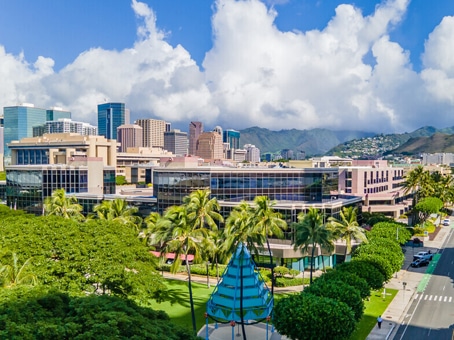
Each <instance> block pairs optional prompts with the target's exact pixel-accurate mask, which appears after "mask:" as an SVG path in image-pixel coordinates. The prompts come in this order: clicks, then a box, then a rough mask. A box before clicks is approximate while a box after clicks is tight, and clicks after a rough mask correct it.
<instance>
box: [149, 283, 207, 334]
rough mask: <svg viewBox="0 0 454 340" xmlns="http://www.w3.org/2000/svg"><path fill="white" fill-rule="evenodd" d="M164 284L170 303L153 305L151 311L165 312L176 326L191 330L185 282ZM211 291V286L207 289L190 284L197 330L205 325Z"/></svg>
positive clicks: (196, 284)
mask: <svg viewBox="0 0 454 340" xmlns="http://www.w3.org/2000/svg"><path fill="white" fill-rule="evenodd" d="M165 283H166V285H167V287H168V289H169V297H170V298H171V302H163V303H154V304H153V309H156V310H163V311H165V312H166V313H167V314H168V315H169V316H170V318H171V319H172V321H174V322H175V323H176V324H178V325H181V326H183V327H187V328H188V329H192V321H191V320H192V319H191V305H190V304H189V291H188V283H187V281H179V280H165ZM213 289H214V287H213V286H211V288H209V289H208V288H207V286H206V285H203V284H198V283H193V284H192V296H193V298H194V307H195V308H194V309H195V316H196V325H197V330H199V329H200V328H202V326H203V325H204V324H205V316H204V315H205V311H206V303H207V301H208V298H209V297H210V294H211V293H212V291H213Z"/></svg>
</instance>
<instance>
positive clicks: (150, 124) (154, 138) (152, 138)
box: [135, 119, 167, 148]
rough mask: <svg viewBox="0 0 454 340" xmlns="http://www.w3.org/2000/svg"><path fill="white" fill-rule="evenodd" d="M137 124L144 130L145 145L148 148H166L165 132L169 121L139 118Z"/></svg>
mask: <svg viewBox="0 0 454 340" xmlns="http://www.w3.org/2000/svg"><path fill="white" fill-rule="evenodd" d="M135 124H137V125H139V126H140V127H141V128H142V129H143V131H142V133H143V146H144V147H146V148H152V147H154V148H164V132H165V131H166V126H167V123H166V122H165V121H164V120H158V119H138V120H136V121H135Z"/></svg>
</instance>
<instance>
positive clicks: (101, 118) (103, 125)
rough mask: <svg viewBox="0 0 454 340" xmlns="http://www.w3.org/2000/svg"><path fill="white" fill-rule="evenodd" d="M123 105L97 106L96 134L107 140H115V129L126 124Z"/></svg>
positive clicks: (107, 104) (106, 104)
mask: <svg viewBox="0 0 454 340" xmlns="http://www.w3.org/2000/svg"><path fill="white" fill-rule="evenodd" d="M125 119H126V109H125V104H124V103H104V104H99V105H98V133H99V134H100V135H101V136H104V137H106V138H107V139H117V128H118V127H119V126H120V125H123V124H125V123H126V121H125Z"/></svg>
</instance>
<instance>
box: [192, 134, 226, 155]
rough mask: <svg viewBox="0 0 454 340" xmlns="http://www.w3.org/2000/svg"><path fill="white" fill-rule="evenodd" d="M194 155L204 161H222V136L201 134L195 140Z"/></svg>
mask: <svg viewBox="0 0 454 340" xmlns="http://www.w3.org/2000/svg"><path fill="white" fill-rule="evenodd" d="M196 155H197V156H199V157H201V158H204V159H222V158H223V143H222V136H221V135H220V134H219V133H217V132H203V133H202V134H200V136H199V138H198V140H197V151H196Z"/></svg>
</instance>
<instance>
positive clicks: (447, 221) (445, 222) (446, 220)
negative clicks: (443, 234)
mask: <svg viewBox="0 0 454 340" xmlns="http://www.w3.org/2000/svg"><path fill="white" fill-rule="evenodd" d="M450 223H451V221H450V220H449V218H445V219H444V220H443V225H445V226H449V224H450Z"/></svg>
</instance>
